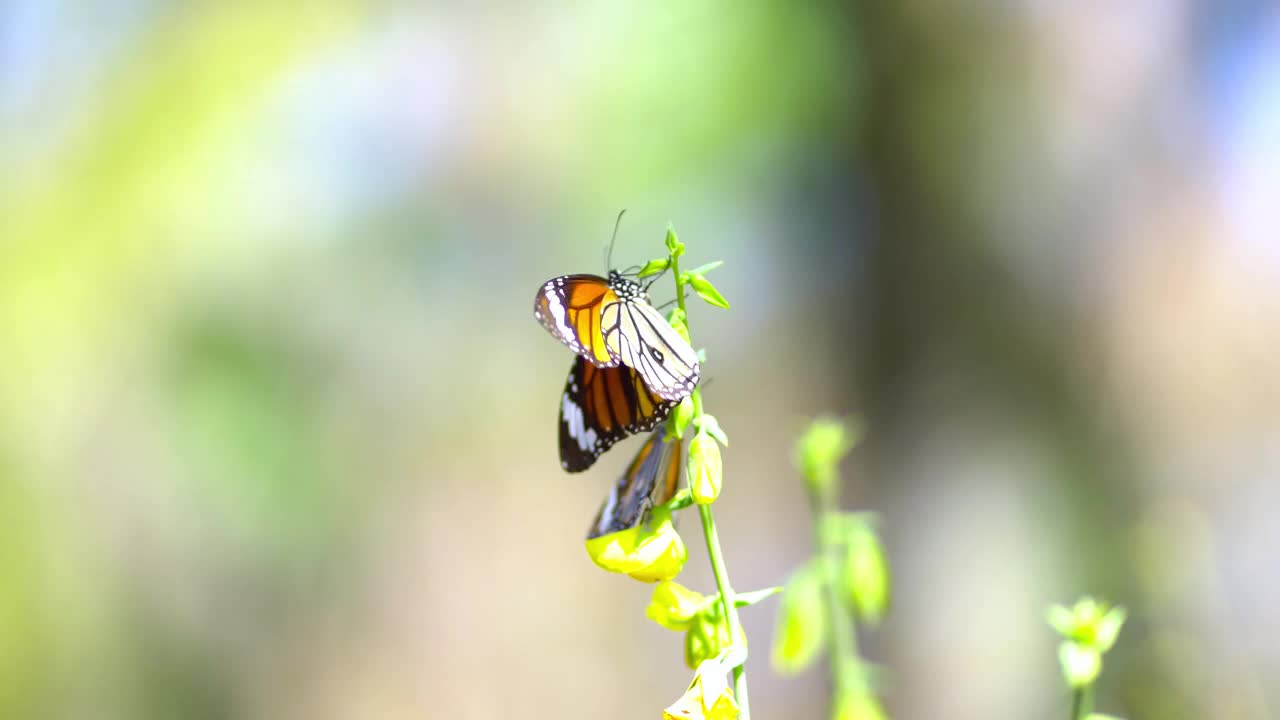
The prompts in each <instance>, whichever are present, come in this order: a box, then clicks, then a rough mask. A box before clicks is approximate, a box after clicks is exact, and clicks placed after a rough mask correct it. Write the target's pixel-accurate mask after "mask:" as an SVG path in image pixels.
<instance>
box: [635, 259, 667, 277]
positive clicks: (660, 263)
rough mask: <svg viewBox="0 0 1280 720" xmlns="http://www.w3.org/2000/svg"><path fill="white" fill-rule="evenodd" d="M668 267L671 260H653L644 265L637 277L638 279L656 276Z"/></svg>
mask: <svg viewBox="0 0 1280 720" xmlns="http://www.w3.org/2000/svg"><path fill="white" fill-rule="evenodd" d="M669 267H671V258H654V259H653V260H650V261H649V262H647V263H645V264H644V267H642V268H640V273H639V275H640V277H649V276H650V275H657V274H658V273H660V272H662V271H664V270H666V269H667V268H669Z"/></svg>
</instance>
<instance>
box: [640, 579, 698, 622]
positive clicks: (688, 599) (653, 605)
mask: <svg viewBox="0 0 1280 720" xmlns="http://www.w3.org/2000/svg"><path fill="white" fill-rule="evenodd" d="M706 602H707V598H706V596H704V595H703V594H702V593H699V592H694V591H693V590H690V589H689V588H687V587H685V586H683V585H681V584H680V583H676V582H671V581H669V580H668V581H666V582H660V583H658V584H657V585H656V586H655V587H654V588H653V596H652V597H651V598H650V600H649V607H648V608H646V609H645V615H648V616H649V619H650V620H652V621H654V622H656V623H658V624H659V625H661V626H662V627H664V628H667V629H668V630H688V629H689V628H690V627H691V626H692V625H693V619H694V617H695V616H696V615H697V614H698V613H699V612H700V611H701V610H702V607H703V606H704V605H705V604H706Z"/></svg>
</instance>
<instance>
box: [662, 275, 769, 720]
mask: <svg viewBox="0 0 1280 720" xmlns="http://www.w3.org/2000/svg"><path fill="white" fill-rule="evenodd" d="M670 258H671V271H672V273H673V274H674V275H675V279H676V302H677V303H678V304H679V307H680V313H681V314H682V315H683V316H684V322H685V328H686V329H687V328H688V326H689V312H688V309H687V307H686V305H685V298H684V288H685V281H684V278H683V277H682V276H681V274H680V258H679V256H678V255H676V254H675V253H672V254H671V255H670ZM692 398H693V417H694V420H695V422H696V420H697V419H698V418H701V417H702V415H703V410H702V391H701V390H700V389H698V388H695V389H694V391H693V393H692ZM698 517H699V519H701V521H702V535H703V537H704V538H705V539H706V541H707V555H709V556H710V558H711V572H712V574H713V575H715V579H716V590H718V591H719V593H720V607H721V610H722V611H723V612H724V617H725V619H726V622H728V624H729V637H731V638H733V639H734V642H737V638H739V637H742V634H743V633H742V620H741V619H740V618H739V617H738V607H737V605H736V604H735V603H734V592H733V587H732V586H731V585H730V584H729V568H728V567H727V566H726V565H725V562H724V551H723V550H721V549H720V536H719V534H718V533H717V532H716V520H715V516H714V515H712V513H711V506H710V505H699V506H698ZM733 694H734V697H735V698H736V699H737V702H738V708H739V715H738V717H739V718H741V720H751V704H750V702H749V701H748V699H747V670H746V667H745V665H738V666H736V667H734V669H733Z"/></svg>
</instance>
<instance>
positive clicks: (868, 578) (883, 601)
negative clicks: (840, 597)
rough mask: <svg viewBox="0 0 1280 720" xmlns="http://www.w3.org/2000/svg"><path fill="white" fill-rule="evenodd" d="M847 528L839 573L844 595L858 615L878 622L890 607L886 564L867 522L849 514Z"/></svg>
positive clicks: (877, 538) (887, 566) (877, 541)
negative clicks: (842, 566)
mask: <svg viewBox="0 0 1280 720" xmlns="http://www.w3.org/2000/svg"><path fill="white" fill-rule="evenodd" d="M847 528H848V529H847V535H846V536H845V541H844V546H845V562H844V568H843V573H842V574H843V580H844V587H845V594H846V597H847V598H848V600H849V604H850V606H851V607H853V610H854V612H855V613H857V615H858V617H859V618H861V619H862V620H864V621H865V622H867V623H868V624H870V625H878V624H879V623H880V620H881V618H883V617H884V613H885V610H886V609H887V608H888V606H889V586H890V582H889V563H888V562H887V561H886V560H885V556H884V548H883V547H882V546H881V545H880V538H879V537H877V536H876V533H875V530H873V529H872V528H871V526H870V524H868V523H867V522H866V521H864V520H862V519H861V518H859V517H858V516H852V517H850V518H849V522H848V523H847Z"/></svg>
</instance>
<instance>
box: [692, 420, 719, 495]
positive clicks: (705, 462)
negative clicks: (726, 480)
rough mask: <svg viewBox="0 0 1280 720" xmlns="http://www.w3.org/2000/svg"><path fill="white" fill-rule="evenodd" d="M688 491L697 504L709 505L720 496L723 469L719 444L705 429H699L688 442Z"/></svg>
mask: <svg viewBox="0 0 1280 720" xmlns="http://www.w3.org/2000/svg"><path fill="white" fill-rule="evenodd" d="M687 470H688V478H689V492H690V494H691V495H693V501H694V502H695V503H697V504H699V505H710V504H711V503H713V502H715V501H716V498H718V497H720V484H721V480H722V476H723V469H722V466H721V462H720V446H719V445H718V444H716V441H715V438H712V437H711V436H710V435H709V434H707V433H706V432H705V431H699V432H698V434H697V435H694V436H693V440H691V441H690V442H689V462H688V467H687Z"/></svg>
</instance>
